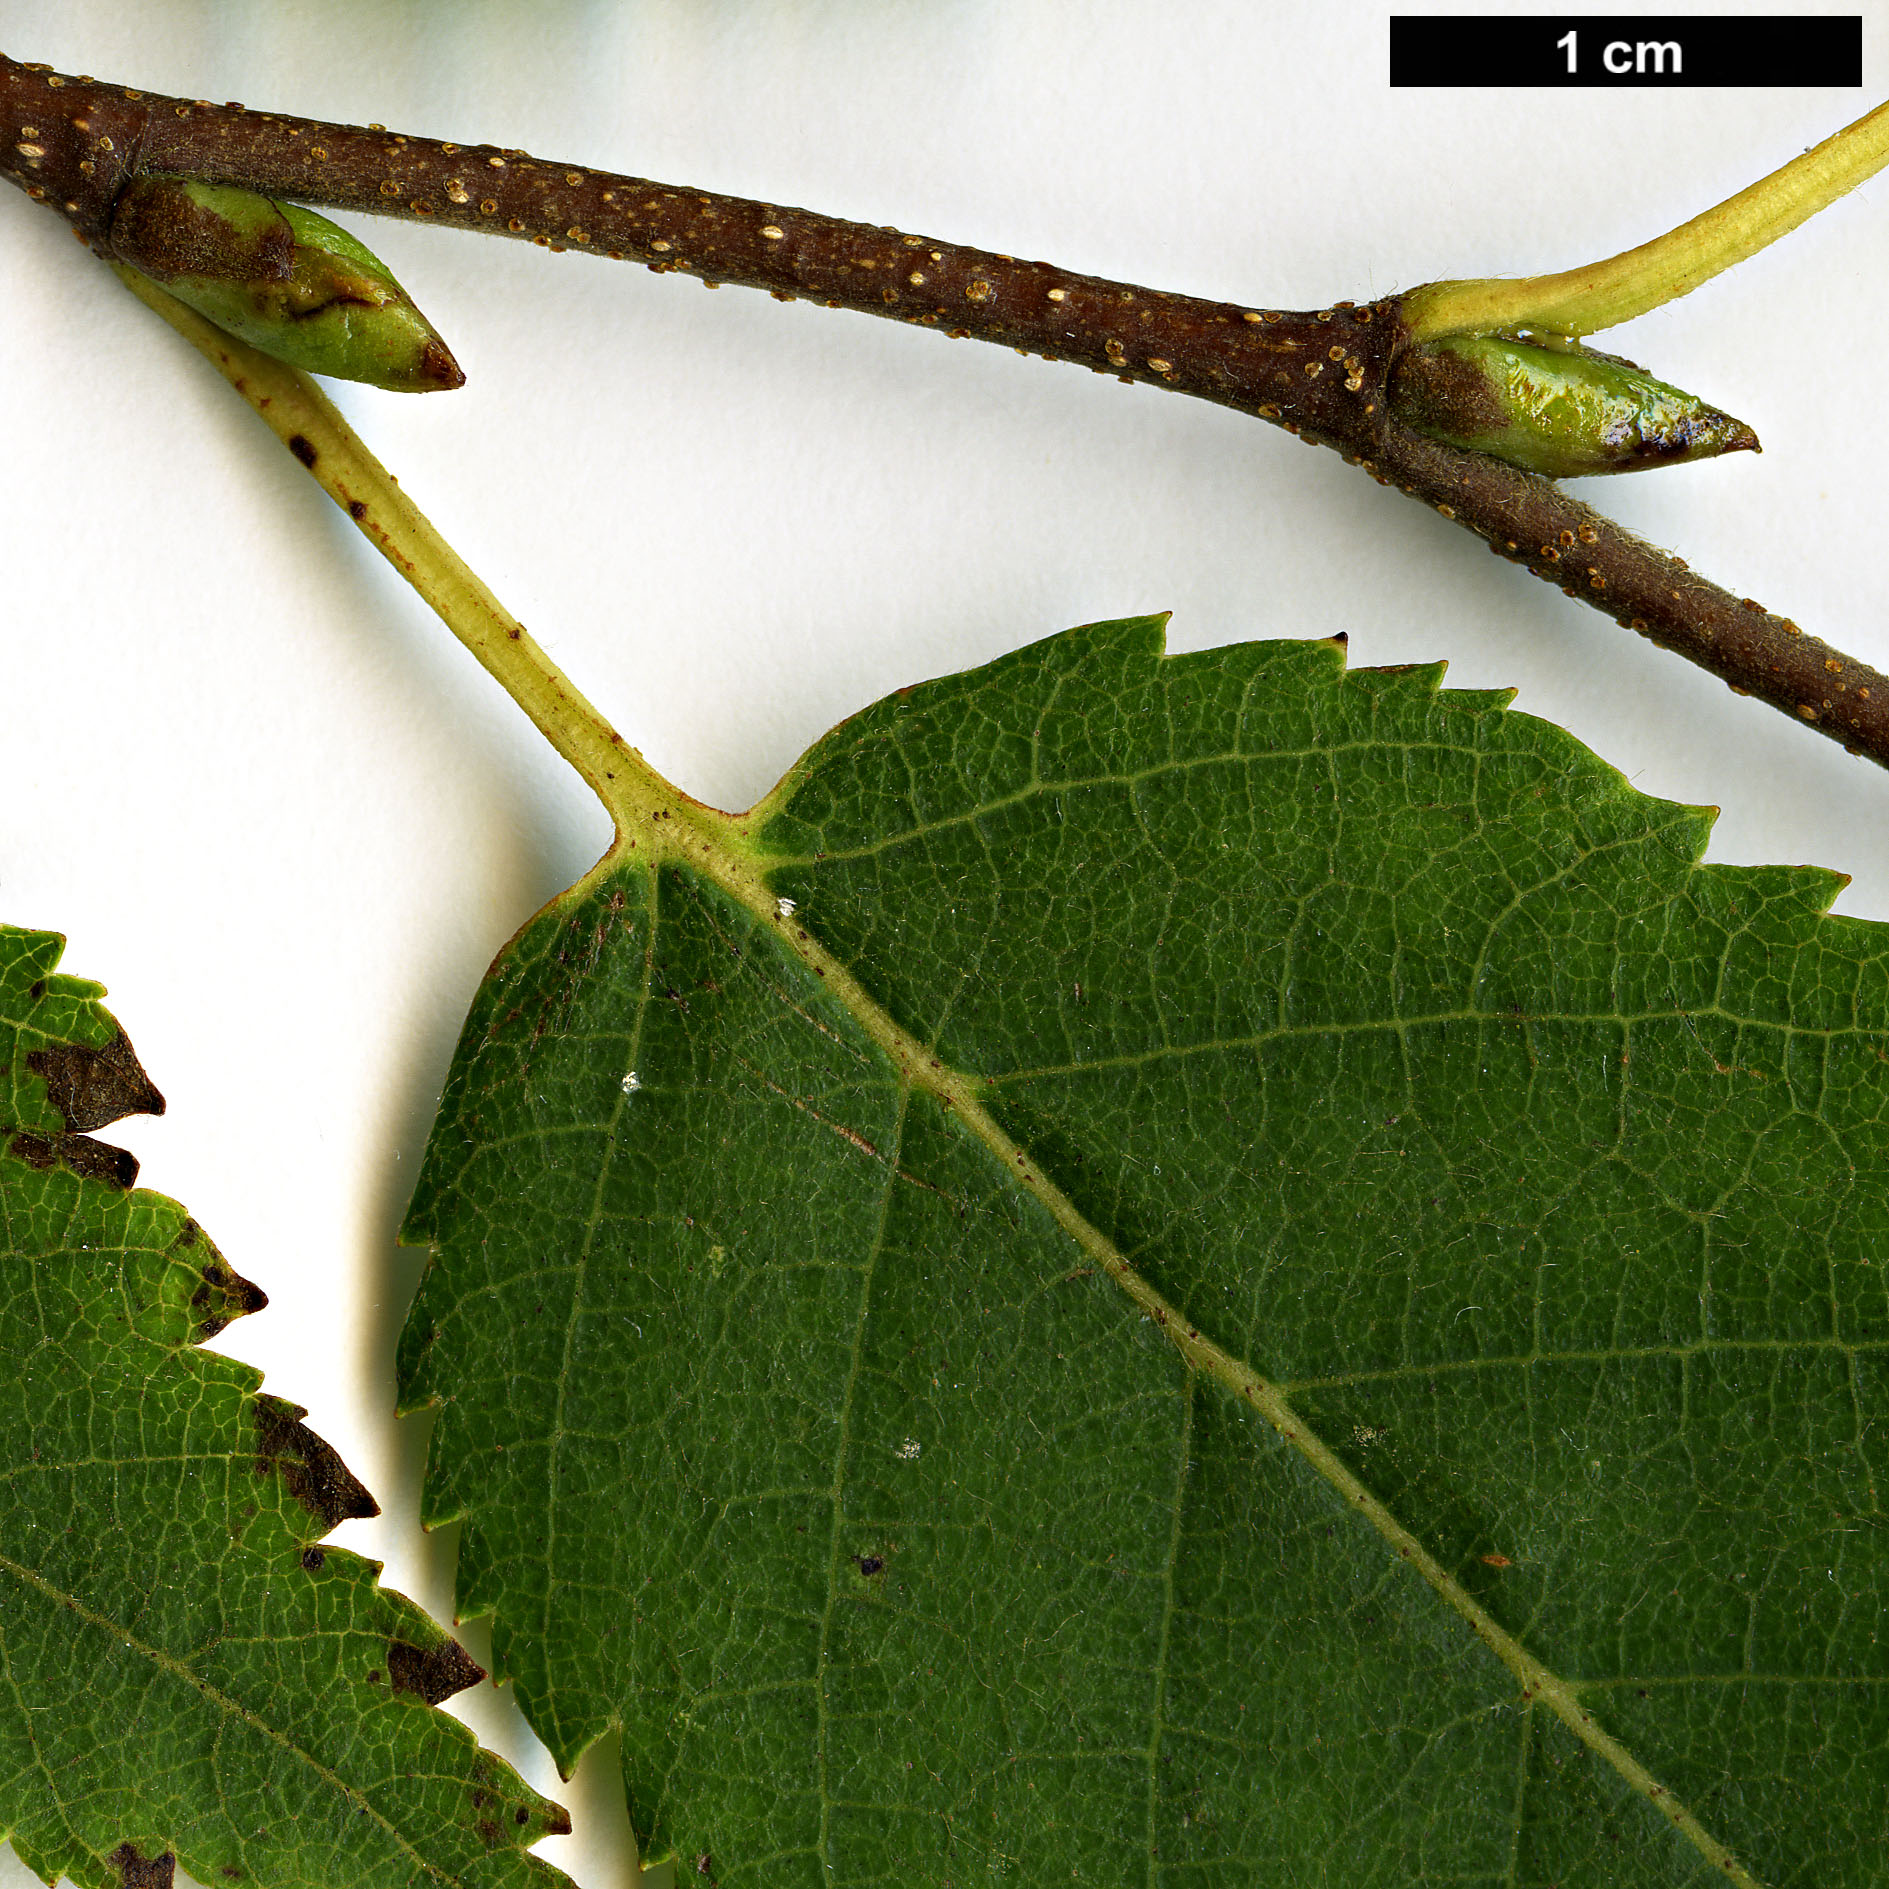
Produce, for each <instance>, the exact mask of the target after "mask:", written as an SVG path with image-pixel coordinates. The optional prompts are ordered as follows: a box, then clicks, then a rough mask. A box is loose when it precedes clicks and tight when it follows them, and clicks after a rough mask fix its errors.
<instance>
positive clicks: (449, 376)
mask: <svg viewBox="0 0 1889 1889" xmlns="http://www.w3.org/2000/svg"><path fill="white" fill-rule="evenodd" d="M465 384H466V376H465V370H464V369H463V368H461V367H460V365H459V363H458V362H457V361H455V360H454V359H453V351H452V349H451V348H449V347H448V346H447V345H446V343H445V342H444V341H442V340H441V339H440V338H439V336H438V335H435V336H434V337H433V338H432V339H431V340H430V341H428V342H427V343H426V345H425V346H424V347H423V348H421V350H420V366H419V371H418V372H417V373H416V374H415V376H414V385H413V391H414V392H415V393H422V394H449V393H452V392H453V391H454V390H455V389H456V388H460V387H463V386H464V385H465Z"/></svg>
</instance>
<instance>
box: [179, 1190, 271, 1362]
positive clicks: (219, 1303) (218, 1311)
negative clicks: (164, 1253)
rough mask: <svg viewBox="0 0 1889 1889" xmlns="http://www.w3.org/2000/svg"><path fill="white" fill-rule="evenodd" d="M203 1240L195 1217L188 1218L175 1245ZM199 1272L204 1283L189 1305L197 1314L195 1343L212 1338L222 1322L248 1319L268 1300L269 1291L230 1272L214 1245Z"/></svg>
mask: <svg viewBox="0 0 1889 1889" xmlns="http://www.w3.org/2000/svg"><path fill="white" fill-rule="evenodd" d="M202 1239H203V1230H202V1228H201V1227H199V1226H198V1225H197V1223H196V1222H195V1221H194V1220H187V1221H185V1222H184V1230H183V1232H182V1233H180V1234H179V1235H178V1236H177V1241H176V1244H177V1245H178V1246H180V1247H190V1246H195V1245H196V1244H197V1243H198V1242H199V1241H201V1240H202ZM201 1271H202V1274H203V1283H202V1284H201V1285H200V1286H198V1288H197V1289H196V1291H195V1292H193V1293H192V1294H191V1295H190V1304H191V1308H192V1309H193V1310H194V1311H195V1312H196V1313H197V1342H198V1344H202V1343H203V1342H204V1340H205V1339H207V1338H214V1337H215V1336H216V1335H217V1333H218V1332H220V1331H221V1330H222V1329H223V1328H224V1326H225V1325H230V1324H234V1323H235V1321H236V1320H237V1319H239V1318H247V1317H248V1316H249V1315H250V1313H251V1312H260V1311H261V1310H262V1308H263V1307H264V1306H265V1305H267V1304H268V1303H269V1295H268V1293H266V1292H265V1291H263V1289H262V1288H261V1286H259V1285H256V1284H254V1283H253V1282H252V1281H250V1280H248V1279H245V1278H244V1277H243V1276H242V1275H241V1274H240V1273H238V1272H234V1271H232V1270H231V1268H230V1264H229V1261H228V1260H226V1259H225V1258H224V1257H223V1255H222V1254H221V1253H219V1252H218V1251H217V1250H216V1249H215V1248H214V1247H211V1249H210V1256H209V1258H208V1259H206V1260H205V1261H204V1262H203V1264H202V1267H201Z"/></svg>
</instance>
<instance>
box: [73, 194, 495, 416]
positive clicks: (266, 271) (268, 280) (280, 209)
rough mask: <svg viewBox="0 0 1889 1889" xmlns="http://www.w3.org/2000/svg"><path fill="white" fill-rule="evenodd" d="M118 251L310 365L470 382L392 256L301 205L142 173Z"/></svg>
mask: <svg viewBox="0 0 1889 1889" xmlns="http://www.w3.org/2000/svg"><path fill="white" fill-rule="evenodd" d="M107 249H108V252H109V254H110V255H111V256H112V257H113V258H114V259H115V260H117V261H119V262H123V263H126V264H129V265H130V267H132V268H134V269H136V270H138V271H139V272H140V273H141V274H143V275H147V276H149V277H150V278H151V280H152V281H154V282H157V283H160V284H161V285H162V286H163V287H164V288H166V289H168V290H169V291H170V293H171V294H172V295H174V296H176V297H177V299H178V300H179V301H180V302H185V303H187V304H188V305H189V306H190V307H192V308H194V309H195V310H196V311H197V313H198V314H200V315H203V316H205V317H206V318H207V319H208V320H210V321H213V322H215V323H216V325H217V326H218V327H219V328H222V329H225V330H227V332H229V333H230V334H233V335H235V336H236V337H237V339H238V340H241V341H247V342H248V343H249V345H250V346H251V347H253V348H260V349H261V350H262V352H263V353H265V354H272V355H274V356H275V357H276V358H277V359H278V360H282V361H287V362H289V363H290V364H291V365H292V366H295V367H299V368H302V369H304V370H306V371H307V372H308V373H311V374H327V375H330V376H332V377H333V378H335V379H337V380H359V381H366V382H367V383H368V385H370V386H373V387H385V388H388V389H390V390H391V391H393V392H395V393H431V392H434V391H437V390H441V389H446V388H452V387H459V386H463V385H464V383H465V378H466V377H465V375H464V374H462V373H461V372H460V371H459V363H458V362H457V361H455V360H454V359H453V357H452V352H451V350H450V349H449V348H448V347H447V346H446V344H445V342H444V341H442V340H441V339H440V337H439V335H438V333H437V332H436V331H435V329H434V327H433V324H432V323H431V322H429V321H428V320H427V319H426V317H425V316H424V315H422V314H421V313H420V311H419V310H418V309H417V308H416V307H414V305H413V301H412V299H411V298H410V297H409V296H408V294H407V292H406V290H405V289H403V288H402V287H401V286H400V284H399V283H398V282H396V281H395V280H394V278H393V276H392V275H391V274H390V273H389V272H388V269H387V266H386V264H385V263H383V262H382V261H381V260H380V259H379V257H377V256H376V255H375V254H374V253H373V251H372V250H370V249H368V248H367V247H366V246H365V245H364V244H362V243H360V242H358V241H357V240H356V239H355V238H354V237H352V236H350V235H349V234H348V232H347V231H346V230H344V229H342V228H341V227H340V226H339V225H338V224H334V223H330V222H329V221H328V219H327V218H326V217H325V216H317V215H316V214H315V213H314V211H312V210H304V209H302V208H301V207H300V206H299V205H297V204H293V203H278V202H276V201H275V200H274V199H273V198H271V197H264V196H259V195H258V194H257V193H256V192H255V191H253V190H235V189H230V188H228V187H226V186H223V185H219V184H200V183H192V182H189V181H188V180H186V179H184V178H180V177H141V178H138V179H136V180H135V181H134V182H132V183H131V184H130V185H129V186H128V187H127V188H126V190H125V192H124V194H123V196H121V197H120V199H119V201H118V206H117V209H116V210H115V211H114V213H113V216H112V224H111V233H110V236H109V238H108V239H107Z"/></svg>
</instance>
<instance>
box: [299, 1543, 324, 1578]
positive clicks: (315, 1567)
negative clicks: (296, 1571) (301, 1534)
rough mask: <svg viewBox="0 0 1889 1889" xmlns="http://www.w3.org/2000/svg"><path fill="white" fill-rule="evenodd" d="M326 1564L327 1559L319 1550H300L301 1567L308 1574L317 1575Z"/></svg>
mask: <svg viewBox="0 0 1889 1889" xmlns="http://www.w3.org/2000/svg"><path fill="white" fill-rule="evenodd" d="M327 1562H328V1557H327V1556H326V1555H325V1554H323V1553H322V1551H321V1550H320V1549H319V1548H304V1549H303V1550H302V1566H303V1567H305V1568H306V1569H307V1570H308V1571H309V1573H310V1574H319V1573H320V1572H321V1570H322V1569H323V1568H324V1567H325V1566H326V1565H327Z"/></svg>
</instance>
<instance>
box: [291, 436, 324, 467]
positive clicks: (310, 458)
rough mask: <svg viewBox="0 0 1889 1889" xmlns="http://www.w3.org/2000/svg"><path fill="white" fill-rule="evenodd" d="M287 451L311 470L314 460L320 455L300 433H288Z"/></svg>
mask: <svg viewBox="0 0 1889 1889" xmlns="http://www.w3.org/2000/svg"><path fill="white" fill-rule="evenodd" d="M289 451H290V452H292V453H293V454H294V455H295V456H296V458H297V459H299V460H300V461H301V462H302V464H303V465H305V466H306V467H308V469H309V470H310V471H311V472H312V471H313V470H314V469H315V461H316V460H318V459H319V458H320V457H321V454H320V453H318V452H316V450H315V448H314V446H313V445H312V444H311V443H310V442H309V441H308V440H307V439H306V438H305V437H304V436H303V435H302V434H300V433H291V434H290V435H289Z"/></svg>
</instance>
